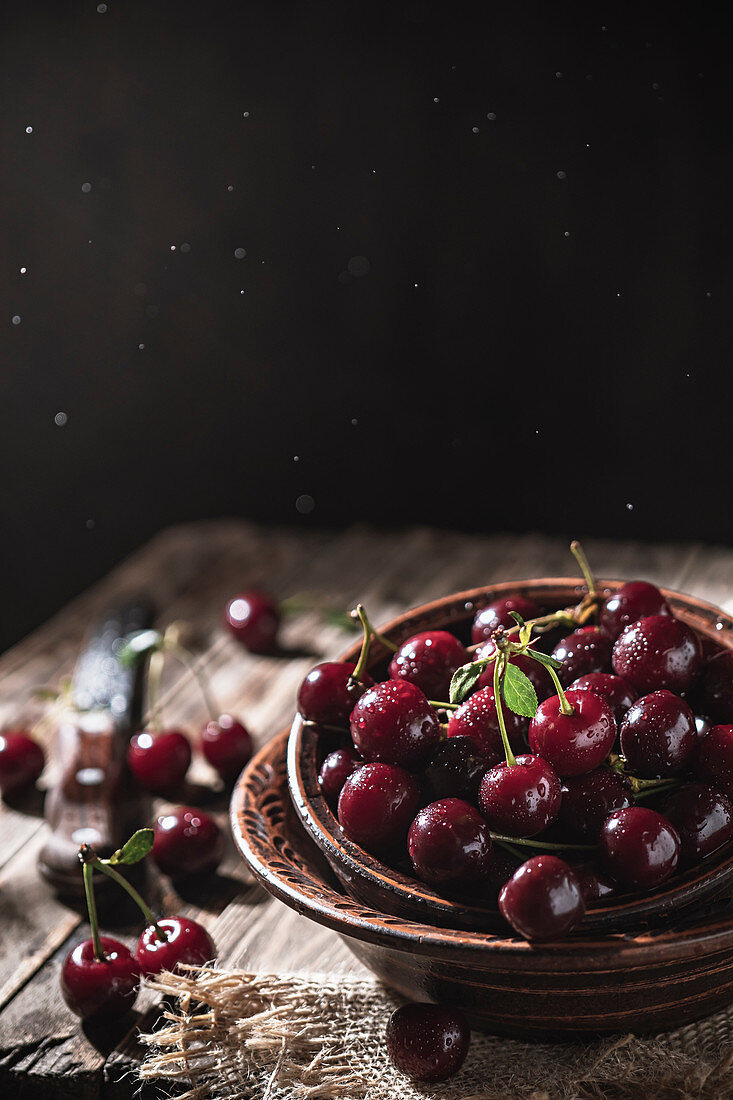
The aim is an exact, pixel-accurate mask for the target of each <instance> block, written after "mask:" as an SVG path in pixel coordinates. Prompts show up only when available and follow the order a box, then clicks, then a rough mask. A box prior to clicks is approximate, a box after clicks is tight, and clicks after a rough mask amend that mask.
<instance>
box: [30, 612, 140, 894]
mask: <svg viewBox="0 0 733 1100" xmlns="http://www.w3.org/2000/svg"><path fill="white" fill-rule="evenodd" d="M148 618H149V616H148V615H147V613H146V612H145V611H144V609H143V608H142V607H139V606H137V605H135V606H129V607H126V608H124V609H122V610H120V611H117V612H115V613H112V614H110V615H107V616H106V617H105V619H104V620H103V622H102V623H101V624H100V625H99V626H98V627H97V628H96V630H95V631H94V632H93V634H92V636H91V638H90V640H89V641H88V643H87V645H86V646H85V648H84V649H83V650H82V654H81V656H80V658H79V661H78V663H77V668H76V673H75V676H74V683H73V687H72V694H73V698H74V702H75V708H74V709H71V708H70V709H69V710H68V711H66V712H65V714H64V716H63V718H62V720H61V722H60V724H59V727H58V731H57V734H56V742H55V756H56V762H57V766H58V772H59V778H58V782H57V783H56V785H55V786H54V787H53V788H52V789H51V790H50V791H49V792H48V794H47V796H46V807H45V816H46V820H47V822H48V825H49V826H50V833H49V836H48V838H47V840H46V843H45V844H44V846H43V848H42V850H41V852H40V854H39V858H38V866H39V869H40V871H41V874H42V875H43V877H44V878H45V879H47V881H48V882H50V883H51V884H52V885H53V886H54V887H55V889H56V890H58V891H59V893H62V894H81V893H82V892H83V881H82V875H81V866H80V864H79V860H78V852H79V848H80V846H81V845H82V844H84V843H86V844H91V845H92V846H93V847H94V848H95V849H96V850H97V851H98V852H99V854H100V855H110V854H111V853H112V852H113V851H115V850H116V849H117V848H119V847H120V845H121V844H123V843H124V842H125V840H126V839H127V837H128V836H129V834H130V833H131V832H132V831H133V830H134V829H135V828H137V827H138V826H139V824H140V821H141V816H140V815H141V813H142V808H141V805H140V802H139V799H138V796H137V795H136V793H135V792H134V790H133V789H132V786H131V784H130V781H129V776H128V774H127V769H126V763H125V757H126V752H127V745H128V741H129V737H130V728H131V724H132V723H133V721H134V720H135V719H136V718H137V717H138V714H139V678H138V677H137V675H136V674H135V673H134V672H133V671H132V670H129V669H124V668H123V667H122V666H121V664H120V662H119V659H118V653H119V649H120V647H121V644H122V642H121V640H122V638H124V637H125V635H127V634H129V633H130V632H131V631H133V630H137V629H140V628H141V627H143V626H145V625H146V622H147V620H148Z"/></svg>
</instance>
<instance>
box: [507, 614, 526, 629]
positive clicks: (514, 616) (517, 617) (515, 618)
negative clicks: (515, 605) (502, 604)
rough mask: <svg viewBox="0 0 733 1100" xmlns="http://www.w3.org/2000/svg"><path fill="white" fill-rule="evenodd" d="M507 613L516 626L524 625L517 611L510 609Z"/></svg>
mask: <svg viewBox="0 0 733 1100" xmlns="http://www.w3.org/2000/svg"><path fill="white" fill-rule="evenodd" d="M509 614H510V615H511V617H512V618H513V619H514V622H515V623H516V624H517V626H524V619H523V618H522V616H521V615H520V614H519V612H518V611H510V612H509Z"/></svg>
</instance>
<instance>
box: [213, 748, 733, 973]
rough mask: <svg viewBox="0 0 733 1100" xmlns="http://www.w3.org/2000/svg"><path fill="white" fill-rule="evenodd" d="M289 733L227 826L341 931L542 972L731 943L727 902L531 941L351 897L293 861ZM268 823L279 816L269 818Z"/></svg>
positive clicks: (260, 758) (267, 881) (246, 777)
mask: <svg viewBox="0 0 733 1100" xmlns="http://www.w3.org/2000/svg"><path fill="white" fill-rule="evenodd" d="M289 736H290V734H289V730H287V729H286V730H283V731H282V732H281V733H280V734H277V735H276V736H275V737H273V738H271V739H270V740H269V741H268V742H266V744H265V745H263V746H262V748H261V749H260V750H259V751H258V752H257V753H256V755H255V756H254V757H253V758H252V760H251V761H250V762H249V764H248V765H247V766H246V768H245V769H244V771H243V772H242V774H241V775H240V777H239V779H238V780H237V783H236V784H235V786H234V789H233V791H232V797H231V802H230V824H231V829H232V834H233V836H234V841H235V844H236V846H237V849H238V850H239V853H240V855H241V856H242V858H243V860H244V861H245V863H246V864H247V865H248V866H249V868H250V870H251V871H252V872H253V874H254V876H255V878H256V879H257V880H258V881H259V882H260V884H261V885H262V886H263V887H264V888H265V889H266V890H267V891H268V893H270V894H271V895H273V896H274V897H276V898H278V899H279V900H280V901H282V902H284V903H285V904H286V905H288V906H289V907H290V908H291V909H294V910H295V911H296V912H298V913H300V914H302V915H303V916H306V917H308V918H310V919H311V920H314V921H316V922H317V923H318V924H322V925H325V926H326V927H328V928H331V929H333V930H334V931H336V932H338V933H339V934H340V935H343V936H345V937H347V938H353V939H358V940H361V941H364V942H367V943H372V944H376V945H379V946H381V947H386V948H389V949H392V950H396V951H405V952H410V953H414V954H418V955H427V956H430V957H431V958H435V959H443V960H447V961H449V962H454V963H456V964H457V963H460V964H461V965H468V966H470V967H472V968H475V969H476V970H481V971H482V970H494V969H496V968H497V967H500V968H501V967H502V966H508V967H511V969H513V970H514V969H517V970H520V971H524V972H532V971H534V970H536V969H537V968H538V967H539V968H541V969H542V970H543V971H545V972H546V971H555V970H556V971H565V970H567V968H568V964H569V963H570V962H572V963H573V966H574V968H576V967H577V966H578V962H579V960H581V961H582V968H583V969H584V970H592V971H604V970H609V969H610V970H617V969H620V968H632V967H644V966H648V965H650V964H651V963H652V962H653V964H654V965H655V966H656V965H664V964H674V963H675V962H676V961H678V960H680V959H690V958H695V959H699V960H700V961H701V966H702V965H703V960H704V959H709V958H710V957H711V956H713V955H715V956H719V955H721V954H722V953H725V952H729V951H731V950H733V916H732V915H731V909H730V907H729V906H728V907H726V906H724V907H722V908H721V907H720V906H719V907H718V911H717V912H715V911H713V912H712V913H711V914H709V915H708V916H702V917H701V916H699V915H698V916H696V917H695V918H694V919H688V920H685V921H681V922H680V923H679V924H676V925H672V926H670V924H669V923H668V924H666V925H663V926H660V927H657V928H652V929H643V930H640V931H639V932H638V933H637V934H636V935H632V934H630V933H626V934H618V933H613V934H600V935H599V934H596V935H593V936H591V935H589V934H587V933H583V932H582V930H577V931H576V932H574V933H573V934H572V935H571V936H566V937H565V938H564V939H560V940H556V941H547V942H537V941H532V942H530V941H527V940H524V939H522V938H520V937H509V936H504V937H500V936H496V935H493V934H491V933H486V932H472V931H463V930H458V929H452V928H443V927H440V926H437V925H433V924H426V923H421V922H419V921H411V920H407V919H401V918H394V917H390V916H388V915H386V914H384V913H382V912H380V911H379V910H377V909H374V908H372V907H371V906H369V905H368V904H365V903H362V902H358V901H355V900H354V899H352V898H351V897H349V896H348V895H347V894H346V893H345V892H340V891H339V890H338V889H337V888H335V887H334V886H332V885H331V884H330V883H329V882H328V881H327V879H326V878H325V877H323V876H322V875H320V874H319V873H318V872H316V871H315V870H313V869H312V868H304V865H303V863H302V860H300V859H298V860H296V857H297V856H298V855H299V852H298V842H300V843H301V844H303V843H304V844H306V845H308V846H310V847H311V848H314V847H315V845H314V844H313V841H312V840H311V839H310V837H309V835H308V833H307V832H306V831H305V830H304V829H303V827H302V826H301V824H300V822H299V820H298V818H297V815H295V813H294V811H293V810H292V803H291V801H290V797H289V793H288V787H287V779H286V752H287V747H286V746H287V740H288V738H289ZM289 812H290V815H291V817H292V825H293V827H294V830H295V831H293V832H288V834H287V842H286V843H283V842H282V841H283V835H282V822H283V821H286V820H287V819H288V813H289ZM271 822H275V824H274V826H272V827H271ZM278 829H279V830H280V832H279V833H278V832H276V830H278ZM316 851H318V849H316ZM319 854H320V853H319ZM321 858H323V857H322V856H321Z"/></svg>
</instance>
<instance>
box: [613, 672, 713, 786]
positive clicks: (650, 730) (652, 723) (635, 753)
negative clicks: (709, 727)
mask: <svg viewBox="0 0 733 1100" xmlns="http://www.w3.org/2000/svg"><path fill="white" fill-rule="evenodd" d="M619 735H620V740H621V752H622V753H623V755H624V756H625V757H626V762H627V764H628V767H629V770H630V771H631V773H632V774H633V775H637V776H640V777H641V778H642V779H653V778H655V777H664V776H673V775H680V773H681V772H683V771H684V770H685V768H686V767H687V766H688V765H689V764H690V762H691V760H692V756H693V754H694V752H695V749H696V747H697V741H698V737H697V729H696V727H695V716H694V714H693V713H692V711H691V709H690V708H689V706H688V705H687V703H686V702H685V701H684V699H680V697H679V696H678V695H673V694H672V692H671V691H667V690H666V689H663V690H661V691H652V692H651V693H650V694H649V695H643V696H642V697H641V699H637V700H636V702H635V703H634V704H633V706H631V707H630V708H629V710H628V711H627V713H626V717H625V718H624V720H623V722H622V723H621V729H620V730H619Z"/></svg>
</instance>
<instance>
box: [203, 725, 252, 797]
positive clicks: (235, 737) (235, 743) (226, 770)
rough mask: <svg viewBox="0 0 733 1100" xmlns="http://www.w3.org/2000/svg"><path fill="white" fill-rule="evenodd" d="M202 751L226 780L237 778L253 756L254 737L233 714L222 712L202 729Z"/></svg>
mask: <svg viewBox="0 0 733 1100" xmlns="http://www.w3.org/2000/svg"><path fill="white" fill-rule="evenodd" d="M201 751H202V752H203V754H204V757H205V758H206V760H208V762H209V763H210V764H211V766H212V768H216V770H217V771H218V773H219V775H220V776H221V777H222V779H223V780H225V782H229V781H231V780H232V779H236V778H237V776H238V775H239V773H240V772H241V770H242V768H243V767H244V765H245V764H247V763H249V760H250V758H251V756H252V738H251V737H250V735H249V733H248V732H247V730H246V729H245V727H244V726H243V725H242V723H241V722H238V721H237V720H236V718H232V716H231V714H220V715H219V717H218V718H217V719H216V720H214V719H212V720H211V722H207V723H206V725H205V726H204V728H203V730H202V731H201Z"/></svg>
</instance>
